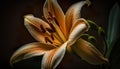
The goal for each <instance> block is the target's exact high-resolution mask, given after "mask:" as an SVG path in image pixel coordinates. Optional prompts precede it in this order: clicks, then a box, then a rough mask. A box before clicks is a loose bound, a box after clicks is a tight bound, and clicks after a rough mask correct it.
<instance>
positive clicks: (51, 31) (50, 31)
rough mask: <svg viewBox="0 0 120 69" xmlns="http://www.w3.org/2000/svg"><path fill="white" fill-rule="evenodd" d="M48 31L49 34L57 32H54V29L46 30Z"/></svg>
mask: <svg viewBox="0 0 120 69" xmlns="http://www.w3.org/2000/svg"><path fill="white" fill-rule="evenodd" d="M46 30H47V31H48V32H49V33H53V32H55V31H54V30H52V29H50V28H46Z"/></svg>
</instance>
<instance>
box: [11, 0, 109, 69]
mask: <svg viewBox="0 0 120 69" xmlns="http://www.w3.org/2000/svg"><path fill="white" fill-rule="evenodd" d="M85 4H87V5H89V4H90V1H89V0H86V1H80V2H78V3H76V4H74V5H72V6H71V7H70V8H69V9H68V11H67V12H66V14H64V13H63V11H62V9H61V7H60V6H59V4H58V2H57V0H46V1H45V4H44V7H43V14H44V16H43V19H40V18H37V17H35V16H33V15H32V14H30V15H26V16H25V17H24V21H25V22H24V23H25V27H26V28H27V30H28V31H29V32H30V34H31V35H32V36H33V37H34V38H35V39H36V40H37V41H38V42H33V43H29V44H26V45H24V46H22V47H21V48H20V49H18V50H17V51H16V52H15V53H14V54H13V55H12V57H11V59H10V63H11V64H13V63H15V62H18V61H20V60H23V59H27V58H31V57H34V56H41V55H43V58H42V62H41V69H55V68H56V67H57V66H58V65H59V63H60V62H61V61H62V59H63V57H64V55H65V52H66V51H68V50H72V51H73V52H74V53H76V54H77V55H78V56H80V57H81V58H82V59H84V60H86V61H87V62H88V63H91V64H102V63H106V62H108V60H107V59H106V58H104V56H103V55H102V54H101V53H100V52H99V51H98V50H97V49H96V48H95V46H93V45H92V44H91V43H89V42H87V41H86V40H84V39H82V38H80V37H81V34H83V33H84V32H86V31H88V30H89V28H90V26H89V24H88V22H87V21H86V20H85V19H84V18H80V10H81V8H82V7H83V6H84V5H85Z"/></svg>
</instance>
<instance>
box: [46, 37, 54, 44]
mask: <svg viewBox="0 0 120 69" xmlns="http://www.w3.org/2000/svg"><path fill="white" fill-rule="evenodd" d="M45 42H46V43H51V44H53V42H52V41H51V40H50V39H49V38H48V37H45Z"/></svg>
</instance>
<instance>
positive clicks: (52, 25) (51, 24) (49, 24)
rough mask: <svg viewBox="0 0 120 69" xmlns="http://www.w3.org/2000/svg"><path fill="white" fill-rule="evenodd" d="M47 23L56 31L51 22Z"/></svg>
mask: <svg viewBox="0 0 120 69" xmlns="http://www.w3.org/2000/svg"><path fill="white" fill-rule="evenodd" d="M49 25H50V27H51V28H52V30H53V31H54V32H56V30H55V27H54V26H53V25H52V23H49Z"/></svg>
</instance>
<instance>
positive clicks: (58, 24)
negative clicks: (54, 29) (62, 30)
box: [54, 17, 60, 26]
mask: <svg viewBox="0 0 120 69" xmlns="http://www.w3.org/2000/svg"><path fill="white" fill-rule="evenodd" d="M54 21H55V23H56V24H57V25H58V26H60V25H59V23H58V21H57V20H56V18H55V17H54Z"/></svg>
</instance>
